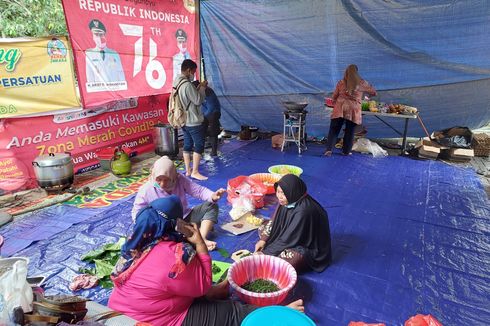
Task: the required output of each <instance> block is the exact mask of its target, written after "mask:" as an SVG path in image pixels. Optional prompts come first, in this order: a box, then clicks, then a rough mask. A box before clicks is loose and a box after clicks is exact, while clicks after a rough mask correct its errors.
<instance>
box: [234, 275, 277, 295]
mask: <svg viewBox="0 0 490 326" xmlns="http://www.w3.org/2000/svg"><path fill="white" fill-rule="evenodd" d="M241 288H242V289H245V290H247V291H250V292H255V293H271V292H276V291H279V290H280V288H279V286H277V284H276V283H274V282H272V281H269V280H264V279H262V278H258V279H256V280H255V281H252V282H247V283H245V284H243V285H242V286H241Z"/></svg>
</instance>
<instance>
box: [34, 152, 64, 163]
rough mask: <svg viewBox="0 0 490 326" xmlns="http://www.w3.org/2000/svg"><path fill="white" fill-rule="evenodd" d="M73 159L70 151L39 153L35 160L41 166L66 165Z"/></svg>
mask: <svg viewBox="0 0 490 326" xmlns="http://www.w3.org/2000/svg"><path fill="white" fill-rule="evenodd" d="M70 161H71V155H70V153H58V154H53V153H49V154H44V155H39V156H38V157H36V159H35V160H34V162H35V163H37V164H38V165H39V166H55V165H65V164H67V163H69V162H70Z"/></svg>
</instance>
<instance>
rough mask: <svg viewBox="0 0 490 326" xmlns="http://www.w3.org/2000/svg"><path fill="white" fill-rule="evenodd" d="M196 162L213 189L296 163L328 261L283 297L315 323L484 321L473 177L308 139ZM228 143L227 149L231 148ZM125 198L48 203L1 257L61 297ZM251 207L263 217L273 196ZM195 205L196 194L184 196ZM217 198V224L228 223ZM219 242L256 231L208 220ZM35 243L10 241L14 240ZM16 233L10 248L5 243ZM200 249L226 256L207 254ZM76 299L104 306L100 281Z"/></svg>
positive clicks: (126, 214)
mask: <svg viewBox="0 0 490 326" xmlns="http://www.w3.org/2000/svg"><path fill="white" fill-rule="evenodd" d="M228 146H229V148H228V150H226V151H225V150H224V154H222V155H221V156H220V157H219V158H216V159H213V160H209V161H207V162H206V163H205V164H204V169H203V171H204V173H206V174H208V175H209V176H210V178H209V180H208V181H206V182H203V183H202V184H204V185H206V186H208V187H210V188H211V189H217V188H219V187H226V183H227V180H229V179H231V178H233V177H235V176H237V175H248V174H252V173H256V172H266V171H267V168H268V167H269V166H271V165H274V164H281V163H288V164H294V165H298V166H300V167H302V168H303V170H304V173H303V175H302V178H303V179H304V180H305V182H306V183H307V185H308V192H309V193H310V194H311V195H312V196H313V197H314V198H316V199H317V200H318V201H319V202H320V203H321V204H322V205H323V206H324V207H325V209H326V210H327V211H328V215H329V219H330V228H331V233H332V248H333V262H332V265H331V266H330V267H329V268H327V269H326V270H325V271H324V272H323V273H315V272H311V273H307V274H304V275H301V276H300V277H299V281H298V286H296V288H295V289H294V291H293V293H291V296H290V299H291V300H292V299H296V298H303V299H304V300H305V303H306V313H307V315H308V316H310V317H311V318H312V319H313V320H314V321H315V322H316V323H317V324H318V325H347V324H348V322H349V321H353V320H354V321H366V322H374V321H378V322H384V323H386V325H401V324H403V322H404V321H405V320H406V319H408V318H409V317H410V316H412V315H414V314H416V313H423V314H429V313H430V314H432V315H434V316H435V317H436V318H437V319H438V320H440V321H441V322H442V323H443V325H445V326H447V325H488V321H489V320H490V308H489V307H490V273H489V272H490V242H489V234H490V210H489V201H488V199H487V196H486V194H485V191H484V190H483V187H482V185H481V183H480V181H479V179H478V177H477V176H476V174H475V173H474V172H473V171H472V170H469V169H461V168H458V167H454V166H450V165H447V164H444V163H441V162H436V161H416V160H411V159H408V158H403V157H391V156H390V157H387V158H382V159H375V158H372V157H371V156H366V155H361V154H354V155H352V156H350V157H344V156H341V155H333V156H332V157H330V158H326V157H322V156H321V154H322V152H323V150H324V148H322V147H321V146H318V145H314V144H312V145H309V149H308V151H306V152H305V153H304V154H303V155H302V156H298V155H297V152H296V151H295V150H294V149H292V148H291V149H289V150H287V151H286V152H284V153H281V152H279V151H275V150H272V149H270V141H256V142H248V143H231V144H228ZM232 149H233V150H232ZM133 200H134V196H132V197H128V198H125V199H123V200H120V201H115V202H114V203H113V204H112V205H111V206H109V207H108V208H104V209H81V208H77V207H74V206H68V205H59V206H56V207H52V208H47V209H44V210H41V211H38V212H35V213H32V214H30V215H29V216H26V217H23V218H20V219H18V220H17V221H15V222H13V223H11V224H9V225H7V226H5V227H4V228H2V229H1V230H0V233H2V235H4V236H5V237H6V241H7V244H8V245H7V246H8V247H7V248H14V249H10V250H11V251H12V252H10V254H11V255H14V256H27V257H29V258H30V263H29V274H30V275H45V276H47V277H48V280H47V282H46V289H47V292H48V293H60V292H63V293H68V292H69V290H68V285H69V283H70V281H71V279H72V278H73V277H74V276H75V275H76V274H77V271H78V269H79V268H80V267H85V266H86V264H85V263H84V262H81V261H80V256H81V255H83V254H84V253H86V252H87V251H89V250H92V249H95V248H98V247H100V246H101V245H103V244H105V243H108V242H114V241H117V239H118V238H119V237H121V236H123V235H125V234H126V233H127V231H128V230H129V227H130V223H131V217H130V211H131V207H132V202H133ZM267 202H268V203H269V204H268V205H267V206H266V208H265V209H264V210H263V211H262V212H261V213H262V214H263V215H265V216H270V214H271V213H272V211H273V208H274V202H275V201H274V199H273V197H272V198H268V200H267ZM191 203H192V204H196V203H197V202H196V201H191ZM230 208H231V207H230V206H229V205H228V204H227V203H226V199H222V200H221V201H220V218H219V220H220V223H224V222H228V221H230V217H229V215H228V212H229V210H230ZM214 236H215V239H216V241H217V242H218V245H219V247H221V248H225V249H226V250H227V251H228V252H230V253H232V252H234V251H235V250H238V249H249V250H253V247H254V243H255V242H256V241H257V239H258V236H257V233H256V232H250V233H246V234H244V235H241V236H234V235H231V234H228V233H225V232H224V231H223V230H221V229H220V228H219V227H217V228H216V229H215V231H214ZM33 240H34V241H35V242H33V244H31V245H30V246H29V247H27V248H25V249H22V250H19V251H15V248H16V247H18V248H22V247H23V246H24V242H25V241H29V242H31V241H33ZM17 241H19V243H20V244H19V245H16V242H17ZM211 255H212V257H213V258H214V259H217V260H223V261H229V262H231V260H230V259H229V258H228V259H225V258H223V257H221V255H220V254H219V253H218V252H216V251H214V252H212V253H211ZM79 294H80V295H83V296H87V297H89V298H91V299H93V300H96V301H99V302H101V303H107V299H108V297H109V295H110V290H106V289H101V288H100V287H97V288H94V289H90V290H83V291H81V292H80V293H79Z"/></svg>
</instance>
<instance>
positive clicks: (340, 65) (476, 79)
mask: <svg viewBox="0 0 490 326" xmlns="http://www.w3.org/2000/svg"><path fill="white" fill-rule="evenodd" d="M489 10H490V4H489V3H487V2H485V1H442V0H441V1H435V0H432V1H426V0H418V1H381V0H376V1H373V0H355V1H354V0H336V1H324V0H304V1H285V0H272V1H270V0H268V1H244V0H232V1H212V0H210V1H202V2H201V26H202V32H201V38H202V49H203V56H204V61H205V69H206V75H207V77H208V79H209V81H210V84H211V85H212V86H213V87H214V89H215V91H216V92H217V93H218V95H219V96H220V100H221V103H222V106H223V111H224V112H223V117H222V123H223V125H224V126H225V127H226V128H227V129H231V130H239V127H240V125H243V124H248V125H256V126H258V127H260V128H261V129H264V130H273V131H281V130H282V110H283V108H282V106H281V104H280V101H281V100H284V99H290V98H291V96H292V95H299V96H294V97H295V98H302V97H305V98H306V99H307V100H308V101H309V103H310V105H309V106H308V107H307V109H308V111H309V119H308V120H307V130H308V132H309V134H311V135H316V136H322V135H324V134H325V133H326V131H327V128H328V123H329V116H328V115H327V114H326V113H325V111H324V109H323V99H324V97H325V96H326V95H327V94H328V93H330V92H332V91H333V89H334V87H335V84H336V82H337V81H338V80H339V79H341V78H342V76H343V71H344V69H345V68H346V66H347V65H349V64H351V63H354V64H357V65H358V66H359V71H360V74H361V76H362V77H363V78H365V79H366V80H368V81H369V82H371V83H372V84H373V85H374V86H375V87H376V88H377V89H378V90H379V91H380V92H379V99H380V100H381V101H384V102H388V103H390V102H394V103H403V104H408V105H412V106H415V107H418V108H419V110H420V111H421V116H422V117H423V119H424V121H425V122H426V124H427V127H428V128H429V129H431V130H438V129H443V128H446V127H450V126H453V125H465V126H469V127H478V126H481V125H482V124H484V123H487V122H488V121H490V105H489V104H488V103H490V92H487V91H486V90H487V89H488V88H489V86H490V80H489V78H490V56H488V53H489V52H490V21H489V14H488V13H489ZM294 97H293V99H294ZM366 123H367V125H368V130H369V132H370V134H369V135H371V136H391V135H392V133H391V131H390V130H388V129H387V128H386V127H385V126H384V125H383V124H381V123H379V122H378V123H376V122H375V121H374V119H369V120H367V119H366ZM421 134H422V129H421V128H420V126H418V125H416V124H412V126H411V128H410V133H409V135H413V136H420V135H421Z"/></svg>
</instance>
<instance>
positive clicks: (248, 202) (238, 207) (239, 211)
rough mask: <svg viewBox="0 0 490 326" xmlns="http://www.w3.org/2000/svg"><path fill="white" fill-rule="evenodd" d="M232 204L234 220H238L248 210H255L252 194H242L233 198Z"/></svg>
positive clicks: (231, 214) (231, 212)
mask: <svg viewBox="0 0 490 326" xmlns="http://www.w3.org/2000/svg"><path fill="white" fill-rule="evenodd" d="M232 206H233V208H232V209H231V211H230V216H231V218H232V219H233V221H236V220H238V219H239V218H240V217H242V216H243V215H245V214H247V213H248V212H252V213H253V212H254V211H255V206H254V203H253V199H252V197H251V196H250V195H240V197H238V198H235V199H233V203H232Z"/></svg>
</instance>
